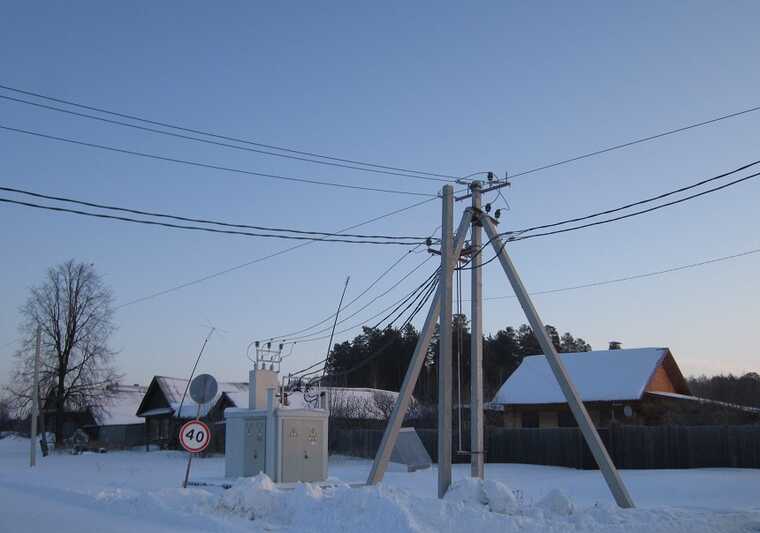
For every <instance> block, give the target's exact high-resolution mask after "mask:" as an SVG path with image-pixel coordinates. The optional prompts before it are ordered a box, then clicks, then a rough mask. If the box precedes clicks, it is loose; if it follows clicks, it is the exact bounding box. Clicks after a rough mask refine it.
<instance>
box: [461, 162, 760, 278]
mask: <svg viewBox="0 0 760 533" xmlns="http://www.w3.org/2000/svg"><path fill="white" fill-rule="evenodd" d="M757 164H760V161H754V162H752V163H748V164H746V165H743V166H741V167H739V168H737V169H735V170H731V171H729V172H725V173H723V174H720V175H718V176H714V177H711V178H708V179H705V180H702V181H699V182H697V183H694V184H692V185H688V186H686V187H681V188H680V189H676V190H673V191H669V192H666V193H662V194H659V195H657V196H653V197H650V198H646V199H644V200H640V201H637V202H633V203H629V204H626V205H623V206H620V207H616V208H614V209H608V210H605V211H599V212H597V213H592V214H590V215H586V216H583V217H577V218H572V219H568V220H563V221H560V222H554V223H551V224H544V225H541V226H534V227H532V228H525V229H522V230H516V231H507V232H503V233H500V235H501V236H504V237H507V240H508V242H516V241H521V240H525V239H532V238H535V237H546V236H549V235H556V234H559V233H566V232H569V231H575V230H579V229H584V228H589V227H592V226H599V225H602V224H608V223H610V222H617V221H619V220H624V219H626V218H631V217H635V216H638V215H643V214H646V213H650V212H652V211H656V210H659V209H663V208H665V207H670V206H673V205H676V204H680V203H682V202H686V201H688V200H692V199H694V198H698V197H700V196H704V195H707V194H711V193H714V192H717V191H720V190H722V189H726V188H728V187H732V186H734V185H737V184H739V183H742V182H744V181H747V180H750V179H753V178H756V177H757V176H760V172H756V173H754V174H750V175H749V176H745V177H743V178H739V179H736V180H733V181H730V182H728V183H724V184H723V185H719V186H717V187H713V188H711V189H707V190H704V191H701V192H699V193H695V194H692V195H689V196H685V197H683V198H679V199H678V200H673V201H670V202H666V203H664V204H659V205H656V206H653V207H650V208H647V209H642V210H639V211H634V212H633V213H628V214H625V215H620V216H617V217H613V218H609V219H605V220H600V221H597V222H591V223H588V224H581V225H578V226H572V227H569V228H563V229H559V230H553V231H547V232H543V233H534V234H532V235H523V233H525V232H528V231H533V230H536V229H541V228H550V227H556V226H560V225H564V224H568V223H571V222H577V221H582V220H588V219H591V218H594V217H597V216H600V215H605V214H611V213H615V212H618V211H622V210H624V209H628V208H630V207H633V206H637V205H642V204H646V203H649V202H652V201H654V200H658V199H661V198H665V197H668V196H672V195H673V194H676V193H680V192H684V191H686V190H690V189H693V188H695V187H698V186H701V185H704V184H706V183H709V182H712V181H715V180H717V179H720V178H723V177H726V176H728V175H731V174H735V173H736V172H740V171H742V170H746V169H747V168H749V167H752V166H754V165H757ZM492 241H493V239H490V240H489V241H488V242H486V243H485V244H483V245H482V246H481V247H480V249H479V250H477V251H476V252H475V255H477V254H480V253H482V251H483V250H484V249H485V248H486V247H487V246H488V245H489V244H491V242H492ZM497 257H498V254H494V256H493V257H491V258H490V259H488V260H487V261H485V262H483V263H481V264H480V265H479V266H478V268H483V267H484V266H486V265H488V264H489V263H491V262H493V261H494V260H496V258H497ZM470 261H471V259H470V260H469V261H468V262H467V264H469V263H470ZM458 269H459V270H471V269H472V267H466V266H461V267H458Z"/></svg>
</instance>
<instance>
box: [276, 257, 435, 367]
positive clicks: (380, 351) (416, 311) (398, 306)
mask: <svg viewBox="0 0 760 533" xmlns="http://www.w3.org/2000/svg"><path fill="white" fill-rule="evenodd" d="M437 274H438V270H436V271H435V272H433V274H432V275H431V276H430V277H429V278H428V279H427V280H425V281H424V282H423V283H422V284H421V285H419V286H417V288H415V289H414V290H413V291H412V292H411V293H409V294H408V295H407V296H406V297H405V298H404V300H403V301H401V302H400V303H398V302H397V305H396V308H395V309H394V310H393V311H392V312H391V313H390V314H389V315H388V316H391V315H393V314H395V312H396V310H398V309H399V308H400V307H401V306H402V305H404V303H405V302H406V300H408V298H409V297H411V296H412V295H413V294H415V293H416V292H418V291H420V289H423V288H424V287H425V286H428V285H429V286H432V287H435V285H436V284H437V282H438V280H437ZM431 279H432V280H433V283H432V285H430V284H429V281H430V280H431ZM423 292H424V291H423ZM433 292H434V289H433V290H430V289H428V291H427V292H426V293H425V296H424V299H423V300H422V301H421V302H420V305H418V306H417V307H416V308H415V309H414V311H413V312H412V313H411V314H410V315H409V317H408V318H407V319H406V320H405V321H404V323H403V324H402V325H401V327H400V328H399V329H400V330H403V329H404V328H405V327H406V325H407V324H409V323H411V321H412V320H413V319H414V317H415V316H416V315H417V314H418V313H419V311H420V310H421V309H422V307H423V306H424V304H425V303H426V302H427V301H428V300H429V299H430V296H431V294H432V293H433ZM402 314H403V312H402ZM376 316H377V315H376ZM386 318H387V317H386ZM384 321H385V319H383V320H381V321H380V322H381V323H382V322H384ZM367 322H369V320H367V321H365V322H364V323H363V324H366V323H367ZM363 324H360V325H363ZM389 325H390V324H389ZM351 329H353V328H351ZM372 329H374V330H377V329H379V324H378V325H376V326H374V327H373V328H372ZM344 331H348V330H344ZM314 340H317V339H314ZM393 342H395V339H393V340H391V342H390V343H388V344H389V345H390V344H393ZM387 347H388V346H384V347H381V348H380V349H378V351H377V352H375V354H373V355H372V356H370V357H368V358H366V359H364V360H363V361H362V362H360V363H359V364H358V365H356V366H355V367H352V369H350V370H348V371H344V372H342V373H338V374H327V375H326V377H335V376H340V375H345V374H348V373H350V372H353V371H354V370H357V369H358V368H361V367H362V366H364V365H366V364H367V363H369V362H370V361H371V360H373V359H375V358H376V357H377V356H379V355H380V354H381V353H383V352H384V351H385V349H387ZM326 362H327V358H324V359H322V360H320V361H317V362H316V363H313V364H311V365H309V366H307V367H306V368H303V369H301V370H298V371H296V372H291V373H290V375H291V376H298V375H299V374H300V375H301V377H305V376H307V375H309V374H314V373H317V372H321V371H322V369H320V370H316V371H312V372H306V371H307V370H311V369H312V368H315V367H317V366H319V365H321V364H323V363H326ZM305 372H306V373H305Z"/></svg>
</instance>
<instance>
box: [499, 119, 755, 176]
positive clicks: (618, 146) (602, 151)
mask: <svg viewBox="0 0 760 533" xmlns="http://www.w3.org/2000/svg"><path fill="white" fill-rule="evenodd" d="M758 110H760V106H754V107H749V108H747V109H743V110H741V111H737V112H735V113H729V114H727V115H721V116H718V117H714V118H711V119H708V120H704V121H702V122H696V123H694V124H689V125H687V126H682V127H680V128H675V129H672V130H667V131H663V132H661V133H656V134H654V135H649V136H647V137H641V138H639V139H634V140H632V141H628V142H624V143H621V144H616V145H613V146H608V147H607V148H601V149H599V150H594V151H593V152H588V153H586V154H582V155H577V156H574V157H570V158H568V159H563V160H561V161H555V162H554V163H549V164H546V165H541V166H539V167H535V168H531V169H529V170H523V171H520V172H518V173H516V174H510V176H509V179H513V178H519V177H520V176H527V175H528V174H534V173H536V172H541V171H543V170H548V169H550V168H554V167H558V166H561V165H566V164H568V163H574V162H575V161H580V160H582V159H588V158H589V157H594V156H597V155H601V154H606V153H607V152H612V151H614V150H620V149H622V148H628V147H630V146H634V145H636V144H641V143H645V142H648V141H653V140H655V139H660V138H662V137H666V136H668V135H673V134H676V133H681V132H683V131H687V130H690V129H694V128H699V127H701V126H707V125H709V124H714V123H716V122H720V121H721V120H727V119H730V118H734V117H739V116H741V115H746V114H748V113H754V112H755V111H758Z"/></svg>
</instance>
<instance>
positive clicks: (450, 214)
mask: <svg viewBox="0 0 760 533" xmlns="http://www.w3.org/2000/svg"><path fill="white" fill-rule="evenodd" d="M441 220H442V222H441V272H440V282H439V284H438V286H439V290H440V291H441V306H440V307H441V313H440V318H439V319H438V324H439V328H440V336H439V339H438V497H439V498H443V497H444V496H445V495H446V491H447V490H449V485H451V409H452V405H451V390H452V368H451V364H452V350H451V348H452V346H451V343H452V324H451V312H452V277H453V271H454V254H453V251H454V250H453V248H454V242H453V237H452V233H453V231H454V187H453V186H451V185H444V187H443V212H442V217H441Z"/></svg>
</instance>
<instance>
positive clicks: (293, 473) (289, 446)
mask: <svg viewBox="0 0 760 533" xmlns="http://www.w3.org/2000/svg"><path fill="white" fill-rule="evenodd" d="M302 439H303V428H302V423H301V421H300V420H296V419H285V420H283V422H282V479H281V480H280V481H282V482H283V483H291V482H293V481H301V477H302V475H301V473H302V466H303V450H302V448H303V447H302V446H301V440H302Z"/></svg>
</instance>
